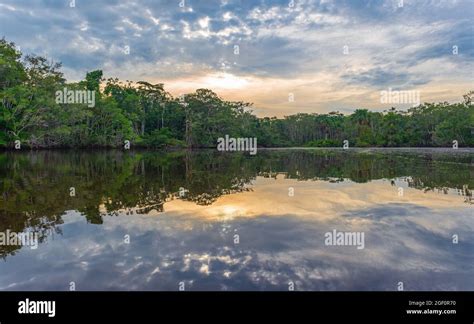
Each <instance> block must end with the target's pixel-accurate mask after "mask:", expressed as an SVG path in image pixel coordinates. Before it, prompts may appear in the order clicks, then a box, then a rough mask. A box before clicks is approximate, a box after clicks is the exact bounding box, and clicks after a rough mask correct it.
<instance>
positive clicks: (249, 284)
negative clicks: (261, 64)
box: [0, 149, 474, 290]
mask: <svg viewBox="0 0 474 324" xmlns="http://www.w3.org/2000/svg"><path fill="white" fill-rule="evenodd" d="M473 158H474V150H473V149H459V150H452V149H451V150H449V149H350V150H339V149H277V150H263V149H261V150H259V151H258V153H257V155H255V156H250V155H248V154H243V153H221V152H216V151H214V150H201V151H177V152H169V153H164V152H151V151H130V152H122V151H92V152H91V151H88V152H85V151H79V152H78V151H39V152H5V153H0V191H1V192H2V195H1V196H0V232H4V233H5V232H7V231H10V232H17V233H18V232H24V231H33V232H35V233H39V240H40V243H39V244H38V247H37V249H32V248H31V247H30V246H19V245H0V256H1V257H2V258H3V260H0V290H69V287H70V282H74V283H75V285H76V290H178V288H179V286H180V283H181V285H183V284H184V287H185V289H186V290H288V288H289V283H290V282H291V283H292V285H294V289H295V290H397V287H398V283H399V282H403V286H404V289H405V290H474V240H473V237H474V234H473V233H474V205H473V203H474V200H472V191H471V190H472V189H473V187H474V177H473V175H474V165H473ZM333 230H336V231H338V232H359V233H363V234H364V248H363V249H358V248H357V247H356V246H351V245H349V246H347V245H346V246H330V245H326V244H325V233H327V232H332V231H333ZM453 235H454V236H457V237H458V243H457V244H455V243H453V240H454V238H453Z"/></svg>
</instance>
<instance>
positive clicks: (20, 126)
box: [0, 39, 474, 148]
mask: <svg viewBox="0 0 474 324" xmlns="http://www.w3.org/2000/svg"><path fill="white" fill-rule="evenodd" d="M60 67H61V65H60V64H59V63H53V62H49V61H48V60H47V59H45V58H43V57H39V56H31V55H30V56H26V57H24V59H23V60H22V55H21V53H20V52H18V51H17V50H16V48H15V45H14V44H13V43H8V42H7V41H6V40H5V39H1V40H0V147H12V146H13V144H14V141H15V140H20V141H21V142H22V145H23V146H27V147H28V146H29V147H32V148H50V147H94V146H97V147H122V146H123V144H124V141H126V140H129V141H130V142H131V143H132V145H133V146H134V147H137V146H145V147H153V148H164V147H176V146H183V145H184V146H187V147H215V146H216V143H217V139H218V138H219V137H223V136H225V135H226V134H227V135H229V136H231V137H256V138H257V141H258V145H259V146H264V147H287V146H314V147H330V146H337V147H340V146H342V143H343V141H344V140H348V141H349V142H350V144H351V146H354V145H355V146H359V147H367V146H389V147H390V146H451V145H452V143H453V141H457V142H458V144H459V146H474V104H473V100H472V97H473V94H474V91H470V92H468V93H467V94H466V95H464V102H462V103H455V104H449V103H447V102H444V103H425V104H422V105H419V106H418V107H414V108H411V109H409V110H408V111H407V112H403V111H397V110H396V109H395V108H392V109H391V110H389V111H388V112H384V113H381V112H371V111H368V110H367V109H357V110H356V111H355V112H354V113H352V114H351V115H343V114H341V113H339V112H337V111H336V112H330V113H328V114H316V113H313V114H306V113H298V114H295V115H291V116H285V117H284V118H282V119H278V118H276V117H272V118H270V117H265V118H258V117H256V116H255V115H253V114H252V111H251V107H252V104H250V103H245V102H241V101H237V102H235V101H225V100H223V99H222V98H220V97H219V96H218V95H217V94H216V93H214V92H213V91H212V90H209V89H197V90H196V91H195V92H194V93H190V94H186V95H185V96H184V98H173V97H172V96H171V94H169V93H168V92H166V91H165V88H164V85H163V84H162V83H157V84H152V83H149V82H145V81H139V82H137V83H133V82H130V81H127V82H126V83H122V82H121V81H120V80H119V79H117V78H115V79H113V78H109V79H108V80H106V82H105V85H104V84H103V83H102V82H103V81H105V80H104V79H103V73H102V71H101V70H96V71H91V72H88V73H87V74H86V76H85V79H84V80H82V81H80V82H78V83H66V81H65V80H64V78H63V75H62V73H61V72H60ZM64 88H67V89H68V90H74V91H85V90H89V91H94V94H95V105H93V106H92V107H89V106H88V105H87V104H85V103H67V104H65V103H61V102H56V96H55V94H56V91H58V90H60V91H62V90H63V89H64ZM182 99H184V100H182Z"/></svg>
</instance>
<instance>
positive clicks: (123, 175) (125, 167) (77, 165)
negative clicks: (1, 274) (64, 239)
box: [0, 150, 474, 257]
mask: <svg viewBox="0 0 474 324" xmlns="http://www.w3.org/2000/svg"><path fill="white" fill-rule="evenodd" d="M470 159H471V156H462V155H461V156H456V157H453V156H446V155H438V154H436V155H424V156H423V157H420V156H417V155H415V154H396V155H394V154H378V153H357V154H356V153H352V152H346V151H339V152H336V151H326V150H316V151H310V150H301V151H279V150H275V151H266V150H261V151H259V153H258V154H257V155H256V156H249V155H248V154H240V153H220V152H216V151H212V150H209V151H176V152H169V153H162V152H136V151H135V152H133V151H132V152H121V151H112V150H111V151H105V152H104V151H100V152H73V151H66V152H57V151H54V152H53V151H40V152H32V153H18V152H8V153H3V154H0V188H1V191H2V195H1V196H0V231H3V232H4V231H6V230H7V229H10V231H15V232H22V231H24V230H25V229H34V230H35V231H38V232H40V233H43V234H41V235H40V239H41V240H44V239H46V237H47V233H49V232H50V231H51V230H55V229H56V225H58V224H61V223H62V216H63V215H64V213H65V212H66V211H68V210H77V211H79V212H81V213H82V214H83V215H84V216H85V218H86V219H87V221H88V222H90V223H93V224H101V223H102V222H103V217H104V216H107V215H110V216H113V215H121V214H134V213H141V214H147V213H149V212H151V211H153V210H155V211H157V212H162V211H164V210H165V202H166V201H169V200H173V199H183V200H187V201H191V202H194V203H196V204H199V205H209V204H212V203H213V202H215V201H216V200H217V199H218V198H219V197H220V196H222V195H228V194H233V193H237V192H242V191H248V190H251V186H250V184H251V181H252V180H253V179H255V178H256V176H263V177H268V178H276V177H277V176H278V175H281V176H282V177H284V178H288V179H298V180H323V181H330V182H338V181H344V180H345V179H350V180H352V181H354V182H358V183H363V182H368V181H370V180H374V179H394V178H403V179H405V181H406V182H407V184H408V186H410V187H413V188H417V189H421V190H433V191H439V192H445V193H447V190H448V189H454V190H457V191H458V193H459V194H460V195H463V196H464V197H465V201H466V202H468V203H472V191H471V190H472V188H473V187H474V183H473V181H474V180H473V177H471V174H472V172H473V166H472V163H470V161H471V160H470ZM453 162H458V163H453ZM71 187H73V188H74V189H75V196H71V195H70V188H71ZM180 188H184V189H185V193H184V194H183V193H182V192H180ZM18 248H19V247H12V246H0V256H2V257H4V256H6V255H8V254H13V253H14V252H15V251H16V250H17V249H18Z"/></svg>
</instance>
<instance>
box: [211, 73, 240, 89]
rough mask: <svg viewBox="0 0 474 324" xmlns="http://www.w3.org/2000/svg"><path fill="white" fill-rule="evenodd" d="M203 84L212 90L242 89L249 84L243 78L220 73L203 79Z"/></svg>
mask: <svg viewBox="0 0 474 324" xmlns="http://www.w3.org/2000/svg"><path fill="white" fill-rule="evenodd" d="M202 82H203V84H205V85H206V86H207V87H210V88H211V89H223V90H227V89H242V88H244V87H245V86H247V85H248V84H249V82H248V81H247V80H246V79H244V78H241V77H238V76H235V75H233V74H230V73H225V72H218V73H212V74H209V75H207V76H206V77H204V78H203V79H202Z"/></svg>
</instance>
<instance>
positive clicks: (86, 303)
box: [0, 292, 474, 324]
mask: <svg viewBox="0 0 474 324" xmlns="http://www.w3.org/2000/svg"><path fill="white" fill-rule="evenodd" d="M48 302H49V303H48ZM52 302H54V304H53V303H52ZM53 306H54V307H53ZM231 319H234V320H235V319H237V320H249V319H254V320H260V321H261V320H274V319H278V320H286V321H288V322H294V321H299V320H329V321H335V320H339V321H340V320H347V321H350V320H389V321H401V320H409V321H415V322H420V321H425V322H435V321H446V322H460V321H461V322H466V323H473V320H474V292H2V293H0V323H1V324H8V323H14V322H18V321H22V322H32V321H34V322H37V321H41V322H55V321H56V322H57V321H61V322H64V321H65V320H68V321H69V320H77V321H85V320H87V321H104V320H113V321H118V320H121V321H132V322H134V323H135V322H140V321H145V320H158V321H159V320H167V321H170V320H171V321H173V320H216V321H221V322H222V321H227V320H231Z"/></svg>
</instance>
